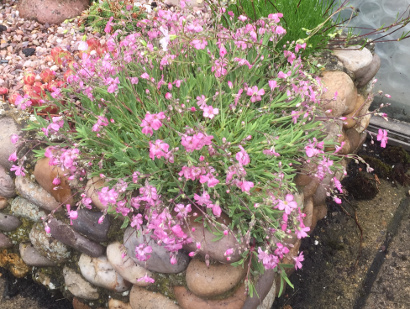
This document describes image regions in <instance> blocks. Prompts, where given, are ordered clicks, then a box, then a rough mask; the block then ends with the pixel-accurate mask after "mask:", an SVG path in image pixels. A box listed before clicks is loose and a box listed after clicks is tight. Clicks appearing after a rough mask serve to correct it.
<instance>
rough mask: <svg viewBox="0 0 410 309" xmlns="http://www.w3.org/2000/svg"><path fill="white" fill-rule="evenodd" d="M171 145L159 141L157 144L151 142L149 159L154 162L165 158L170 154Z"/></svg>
mask: <svg viewBox="0 0 410 309" xmlns="http://www.w3.org/2000/svg"><path fill="white" fill-rule="evenodd" d="M168 149H169V145H168V144H167V143H165V142H164V141H162V140H160V139H157V140H156V141H155V143H152V142H151V141H150V142H149V157H150V158H151V159H152V160H155V158H157V159H159V158H161V157H165V156H166V154H167V153H168Z"/></svg>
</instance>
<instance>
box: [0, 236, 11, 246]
mask: <svg viewBox="0 0 410 309" xmlns="http://www.w3.org/2000/svg"><path fill="white" fill-rule="evenodd" d="M10 247H13V243H12V242H11V240H10V238H8V237H7V236H6V235H4V234H3V233H0V249H5V248H10Z"/></svg>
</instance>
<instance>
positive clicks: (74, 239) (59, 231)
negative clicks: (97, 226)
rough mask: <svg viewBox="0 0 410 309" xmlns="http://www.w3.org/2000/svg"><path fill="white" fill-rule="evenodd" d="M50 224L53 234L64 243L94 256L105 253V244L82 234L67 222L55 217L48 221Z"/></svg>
mask: <svg viewBox="0 0 410 309" xmlns="http://www.w3.org/2000/svg"><path fill="white" fill-rule="evenodd" d="M48 226H49V227H50V232H51V236H53V237H54V238H55V239H57V240H59V241H61V242H62V243H63V244H65V245H67V246H70V247H72V248H74V249H76V250H78V251H80V252H81V253H85V254H87V255H90V256H92V257H99V256H101V255H103V254H104V251H105V248H104V247H103V246H101V245H100V244H97V243H95V242H93V241H91V240H89V239H87V238H85V237H84V236H82V235H80V234H79V233H77V232H76V231H74V230H73V229H72V228H71V227H70V226H68V225H67V224H65V223H63V222H61V221H59V220H57V219H54V218H53V219H51V220H49V221H48Z"/></svg>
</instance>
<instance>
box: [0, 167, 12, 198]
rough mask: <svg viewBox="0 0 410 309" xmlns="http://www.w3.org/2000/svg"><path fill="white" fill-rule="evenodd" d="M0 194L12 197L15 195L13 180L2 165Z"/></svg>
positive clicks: (0, 170) (0, 169) (0, 168)
mask: <svg viewBox="0 0 410 309" xmlns="http://www.w3.org/2000/svg"><path fill="white" fill-rule="evenodd" d="M0 196H3V197H14V196H16V187H15V185H14V180H13V179H12V178H11V177H10V175H9V174H8V173H7V172H6V170H5V169H4V167H3V166H1V165H0Z"/></svg>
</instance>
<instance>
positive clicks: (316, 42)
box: [227, 0, 337, 56]
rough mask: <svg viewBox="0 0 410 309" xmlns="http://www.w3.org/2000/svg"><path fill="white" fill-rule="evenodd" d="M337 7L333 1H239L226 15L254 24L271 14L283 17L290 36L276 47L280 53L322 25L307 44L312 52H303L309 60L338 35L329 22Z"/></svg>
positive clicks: (282, 20) (232, 5)
mask: <svg viewBox="0 0 410 309" xmlns="http://www.w3.org/2000/svg"><path fill="white" fill-rule="evenodd" d="M335 6H336V1H334V0H237V2H236V4H231V5H230V6H229V7H228V9H227V11H233V12H234V13H235V14H236V15H240V14H244V15H247V16H248V17H249V18H251V19H253V20H255V19H258V18H260V17H267V16H268V15H269V14H272V13H282V14H283V18H281V25H282V27H284V28H285V29H286V31H287V33H286V35H285V36H284V37H283V38H282V40H281V41H279V43H278V44H277V45H276V46H277V48H278V49H282V48H283V45H284V44H287V42H292V41H297V40H299V39H306V38H308V37H309V34H310V32H309V31H308V30H313V29H315V28H316V27H317V26H318V25H320V24H322V23H323V25H322V27H320V29H319V31H318V32H316V33H315V34H314V35H313V36H312V37H311V38H309V40H308V42H307V44H308V47H309V49H307V50H306V51H305V52H304V56H307V54H310V53H312V52H314V51H316V50H320V49H323V48H326V46H327V43H328V41H329V40H330V39H331V38H330V37H329V36H328V35H329V34H332V33H334V32H336V31H337V28H336V27H334V22H333V21H332V19H331V18H329V17H330V15H331V14H332V12H333V10H334V8H335Z"/></svg>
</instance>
